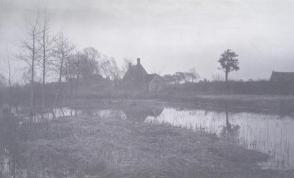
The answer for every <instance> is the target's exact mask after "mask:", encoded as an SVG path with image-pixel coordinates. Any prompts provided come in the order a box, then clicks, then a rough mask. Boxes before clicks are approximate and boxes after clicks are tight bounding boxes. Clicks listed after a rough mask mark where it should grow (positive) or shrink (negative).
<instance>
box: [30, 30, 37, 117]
mask: <svg viewBox="0 0 294 178" xmlns="http://www.w3.org/2000/svg"><path fill="white" fill-rule="evenodd" d="M32 40H33V41H32V42H33V48H32V65H31V118H32V119H33V116H34V114H35V92H34V80H35V79H34V77H35V57H36V56H35V53H36V44H35V43H36V34H35V31H34V32H33V39H32Z"/></svg>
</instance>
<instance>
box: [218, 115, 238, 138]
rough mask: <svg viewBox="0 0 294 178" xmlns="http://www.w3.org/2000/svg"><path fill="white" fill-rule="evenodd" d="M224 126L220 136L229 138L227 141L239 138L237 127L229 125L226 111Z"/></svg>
mask: <svg viewBox="0 0 294 178" xmlns="http://www.w3.org/2000/svg"><path fill="white" fill-rule="evenodd" d="M225 114H226V125H225V126H224V127H223V129H222V131H221V136H223V137H226V138H229V139H235V138H237V137H238V136H239V130H240V126H239V125H233V124H231V123H230V120H229V112H228V111H227V110H226V112H225Z"/></svg>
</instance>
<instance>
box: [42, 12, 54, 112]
mask: <svg viewBox="0 0 294 178" xmlns="http://www.w3.org/2000/svg"><path fill="white" fill-rule="evenodd" d="M40 36H41V37H40V40H39V43H40V46H41V51H42V52H41V53H42V54H41V61H40V63H41V68H42V100H41V101H42V104H41V107H42V110H44V108H45V103H46V99H45V98H46V97H45V95H46V92H45V91H46V79H47V74H48V71H47V70H48V67H49V66H48V65H49V64H50V61H49V60H50V58H51V57H52V44H53V38H51V36H50V34H49V21H48V17H47V13H46V12H44V16H43V20H42V24H41V29H40ZM42 117H43V115H42Z"/></svg>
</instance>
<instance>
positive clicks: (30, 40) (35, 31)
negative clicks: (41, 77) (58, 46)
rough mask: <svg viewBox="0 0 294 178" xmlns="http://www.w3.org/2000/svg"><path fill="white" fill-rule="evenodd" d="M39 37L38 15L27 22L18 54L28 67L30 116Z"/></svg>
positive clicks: (33, 103)
mask: <svg viewBox="0 0 294 178" xmlns="http://www.w3.org/2000/svg"><path fill="white" fill-rule="evenodd" d="M39 39H40V24H39V16H38V14H37V16H36V17H35V19H34V22H33V23H31V24H29V28H28V32H27V40H24V41H23V49H24V50H23V52H22V54H21V55H20V56H19V58H20V59H21V60H23V61H25V62H26V64H27V65H28V67H29V70H28V72H29V74H30V84H31V96H30V100H31V101H30V103H31V116H33V115H34V112H35V91H34V82H35V77H36V76H35V75H36V73H35V68H36V62H37V59H38V56H40V49H41V48H40V46H39V45H38V40H39Z"/></svg>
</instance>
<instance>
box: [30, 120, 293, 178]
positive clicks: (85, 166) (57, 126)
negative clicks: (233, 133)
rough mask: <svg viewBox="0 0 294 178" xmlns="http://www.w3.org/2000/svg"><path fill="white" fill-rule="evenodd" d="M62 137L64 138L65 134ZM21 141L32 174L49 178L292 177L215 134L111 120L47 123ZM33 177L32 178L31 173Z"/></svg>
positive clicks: (263, 156)
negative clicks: (43, 131)
mask: <svg viewBox="0 0 294 178" xmlns="http://www.w3.org/2000/svg"><path fill="white" fill-rule="evenodd" d="M65 131H66V132H67V133H66V134H65V133H64V132H65ZM58 132H60V133H61V134H60V135H62V136H58V137H42V138H40V139H34V140H30V141H27V142H26V148H27V149H26V152H25V157H26V158H29V159H30V160H29V161H28V162H29V163H30V165H28V167H30V170H35V171H32V172H33V173H34V174H40V173H38V172H40V170H43V172H44V171H45V172H46V174H47V175H48V176H49V177H50V176H51V177H79V178H80V177H117V178H123V177H126V178H151V177H153V178H155V177H156V178H198V177H199V178H211V177H216V178H222V177H223V178H229V177H234V178H235V177H236V178H245V177H293V175H294V174H293V172H289V171H288V172H287V171H284V172H283V171H269V170H261V169H260V168H259V167H258V165H257V164H258V162H260V161H265V160H266V159H267V156H266V155H264V154H262V153H258V152H255V151H249V150H246V149H244V148H242V147H240V146H237V145H236V144H234V143H232V142H230V141H228V140H226V139H222V138H218V137H216V136H215V135H209V134H206V133H204V132H192V131H190V130H187V129H182V128H175V127H171V126H169V125H152V124H148V123H144V122H132V121H130V120H123V119H118V118H115V117H109V118H101V117H99V116H79V117H71V118H67V120H66V122H52V123H51V125H50V127H49V128H48V130H47V131H46V134H47V135H50V134H52V135H59V134H58ZM33 173H32V174H33Z"/></svg>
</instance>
